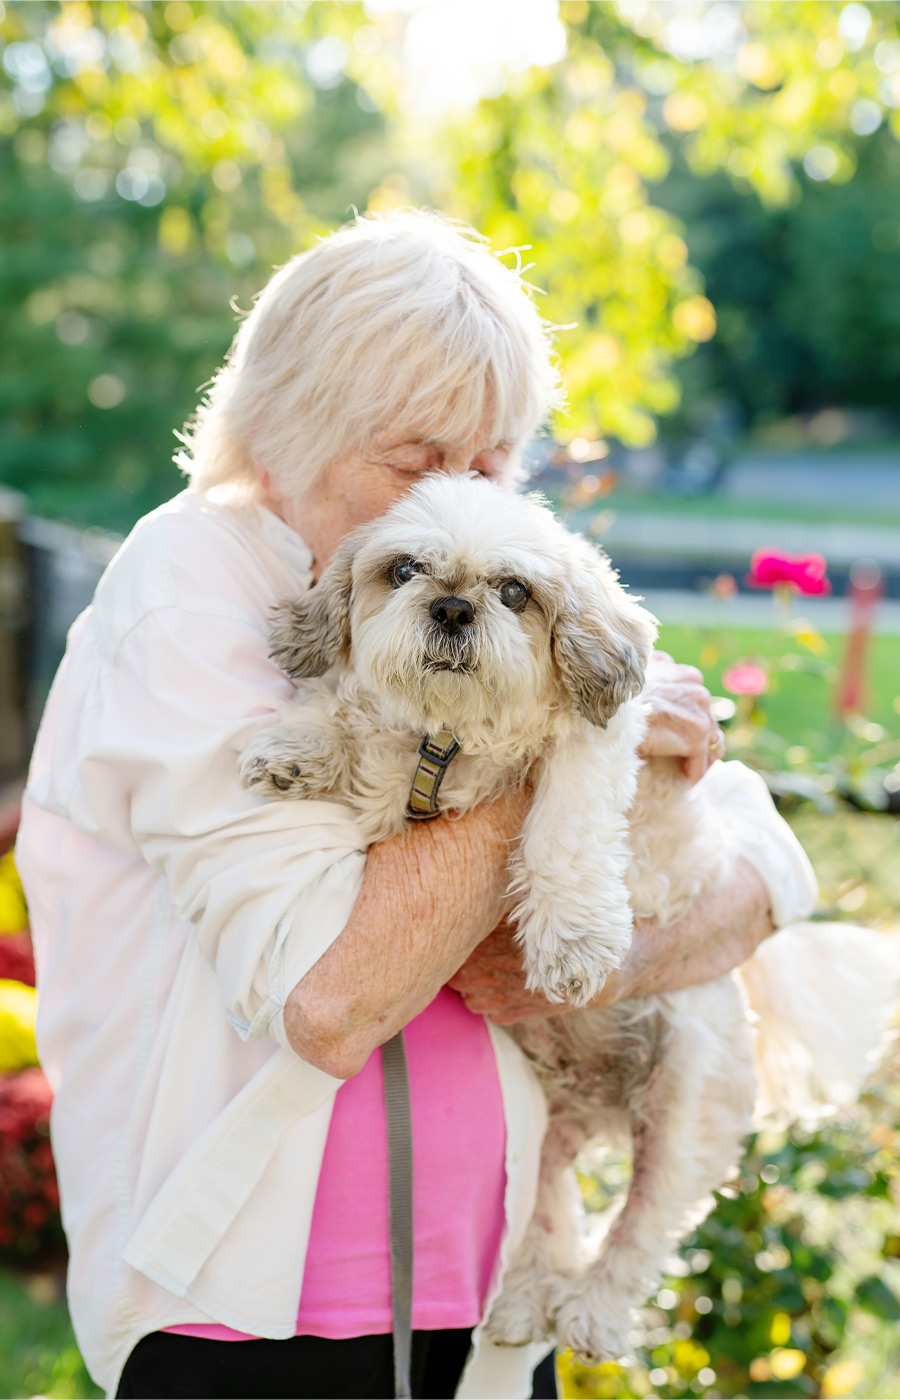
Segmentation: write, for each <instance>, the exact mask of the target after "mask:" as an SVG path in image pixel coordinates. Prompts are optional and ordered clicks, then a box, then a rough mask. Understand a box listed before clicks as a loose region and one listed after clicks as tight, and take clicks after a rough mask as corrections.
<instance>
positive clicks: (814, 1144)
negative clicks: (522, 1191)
mask: <svg viewBox="0 0 900 1400" xmlns="http://www.w3.org/2000/svg"><path fill="white" fill-rule="evenodd" d="M898 1069H900V1064H898V1063H894V1064H893V1065H892V1066H888V1067H887V1069H886V1071H885V1072H884V1073H883V1075H882V1077H881V1078H880V1079H879V1080H878V1082H876V1084H875V1085H874V1086H873V1087H872V1089H871V1090H870V1092H869V1093H868V1094H867V1095H866V1096H865V1097H864V1099H863V1101H862V1103H861V1104H860V1106H859V1107H858V1108H857V1109H856V1110H855V1111H854V1113H853V1114H852V1115H850V1116H847V1117H844V1118H841V1119H839V1120H835V1121H834V1122H830V1123H828V1124H826V1125H825V1126H822V1127H819V1128H818V1129H816V1130H804V1129H802V1128H794V1129H792V1130H791V1132H789V1133H784V1132H775V1131H771V1130H769V1131H765V1132H763V1133H760V1134H759V1135H758V1136H757V1137H756V1138H755V1139H754V1140H753V1142H752V1143H751V1145H750V1149H749V1152H748V1155H747V1157H746V1158H745V1160H744V1163H743V1166H742V1170H741V1177H740V1180H739V1181H738V1182H736V1183H735V1184H734V1185H733V1186H730V1187H727V1188H725V1190H723V1191H722V1192H721V1193H719V1196H718V1201H717V1205H716V1209H715V1211H714V1212H713V1214H712V1215H711V1216H710V1217H709V1219H708V1220H707V1221H706V1222H705V1223H704V1224H703V1225H702V1226H701V1227H700V1228H699V1229H698V1230H697V1231H696V1232H695V1233H694V1235H693V1236H692V1237H691V1238H690V1239H689V1240H688V1241H687V1242H686V1243H685V1245H684V1247H683V1248H682V1250H681V1251H680V1253H679V1255H678V1257H677V1258H675V1259H673V1260H671V1261H670V1266H669V1267H670V1273H669V1276H668V1277H667V1278H666V1279H665V1282H664V1286H663V1288H662V1289H661V1290H660V1292H659V1293H658V1294H657V1296H656V1298H655V1299H654V1301H653V1305H652V1306H651V1307H650V1308H648V1309H647V1311H646V1313H645V1315H644V1319H643V1325H642V1328H641V1333H640V1336H639V1339H638V1342H637V1345H638V1351H637V1354H636V1361H635V1363H634V1364H632V1365H630V1366H627V1367H622V1366H618V1365H605V1366H600V1367H593V1368H587V1367H583V1366H581V1365H580V1364H579V1363H578V1362H577V1361H576V1360H575V1359H574V1358H572V1357H570V1356H567V1357H564V1358H562V1362H561V1367H560V1369H561V1374H562V1379H563V1384H564V1388H565V1394H566V1395H568V1396H585V1397H636V1396H646V1395H649V1394H653V1395H655V1396H659V1397H675V1396H684V1397H690V1396H697V1395H726V1396H771V1397H779V1400H784V1398H785V1397H791V1396H826V1397H838V1396H850V1395H853V1396H860V1397H864V1396H877V1397H881V1400H885V1398H886V1397H895V1396H898V1395H900V1328H898V1326H897V1324H898V1322H900V1236H898V1233H897V1221H898V1209H900V1155H898V1148H900V1093H898V1089H897V1079H898V1075H897V1071H898ZM624 1174H625V1173H624V1171H623V1168H622V1166H621V1165H620V1164H613V1165H611V1167H610V1168H608V1170H607V1173H606V1174H604V1173H602V1172H601V1174H600V1175H599V1177H595V1176H590V1175H586V1176H584V1177H582V1179H581V1181H582V1190H583V1193H584V1195H585V1197H586V1204H587V1206H588V1208H589V1209H598V1208H602V1207H603V1206H604V1205H605V1203H606V1201H607V1199H608V1195H607V1191H608V1189H609V1188H610V1187H612V1188H613V1189H616V1188H618V1186H619V1184H620V1181H621V1180H622V1178H623V1176H624Z"/></svg>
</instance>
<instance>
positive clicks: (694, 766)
mask: <svg viewBox="0 0 900 1400" xmlns="http://www.w3.org/2000/svg"><path fill="white" fill-rule="evenodd" d="M643 699H644V703H645V706H646V711H647V732H646V735H645V736H644V741H643V743H642V745H641V753H642V755H643V756H644V757H645V758H682V759H683V760H684V771H685V776H686V777H687V779H688V782H690V783H696V782H697V781H699V779H700V778H702V777H703V774H704V773H705V772H706V770H707V768H708V767H709V766H710V764H711V763H713V762H714V761H715V759H717V758H721V757H722V754H723V753H724V749H725V745H724V740H723V739H722V732H721V730H720V729H719V726H718V724H717V723H716V721H715V719H714V718H713V714H712V708H711V703H712V702H711V697H710V694H709V691H708V690H707V689H706V686H705V685H704V684H703V676H702V674H701V673H700V671H698V670H697V668H696V667H695V666H683V665H679V663H678V662H675V661H673V660H672V658H671V657H670V656H668V655H667V654H666V653H665V652H654V654H653V657H652V658H651V664H650V666H649V667H648V669H647V679H646V683H645V685H644V690H643Z"/></svg>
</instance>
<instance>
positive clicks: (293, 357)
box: [175, 209, 560, 496]
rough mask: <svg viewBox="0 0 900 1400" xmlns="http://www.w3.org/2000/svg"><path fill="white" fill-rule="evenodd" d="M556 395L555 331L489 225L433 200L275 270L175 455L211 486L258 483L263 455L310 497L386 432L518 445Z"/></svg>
mask: <svg viewBox="0 0 900 1400" xmlns="http://www.w3.org/2000/svg"><path fill="white" fill-rule="evenodd" d="M559 402H560V390H559V379H558V375H557V372H556V369H555V365H554V361H553V358H552V353H551V345H550V338H549V328H548V327H547V326H546V325H545V323H544V322H543V320H542V319H541V316H540V315H539V313H538V311H537V308H536V307H535V305H534V303H533V301H532V300H531V297H530V295H529V292H528V290H527V288H526V286H525V284H524V283H523V282H522V279H521V276H520V275H519V273H518V271H517V270H514V269H512V268H510V267H507V266H505V264H504V263H502V262H501V261H500V260H499V258H498V257H496V256H495V255H494V254H493V253H492V252H491V250H490V248H489V246H488V244H487V243H486V241H485V240H484V239H483V238H481V237H480V235H478V234H477V233H475V231H474V230H473V229H470V228H467V227H466V226H464V225H461V224H458V223H454V222H451V221H450V220H448V219H446V218H444V217H443V216H441V215H439V214H435V213H431V212H428V211H424V210H417V209H408V210H398V211H395V212H393V213H390V214H388V215H386V216H383V217H380V216H373V215H365V216H358V217H357V218H355V219H354V221H353V222H352V223H350V224H348V225H346V226H345V227H344V228H341V229H338V230H337V232H335V233H332V234H330V235H328V236H327V237H326V238H323V239H322V240H321V241H320V242H319V243H318V244H316V246H315V247H314V248H312V249H311V250H310V251H309V252H306V253H302V254H300V255H299V256H298V257H295V258H292V259H291V261H290V262H289V263H287V264H286V265H285V266H284V267H282V268H280V269H279V271H278V272H276V273H275V275H274V276H273V277H272V279H271V281H270V282H269V283H268V285H267V286H266V287H265V288H264V290H263V291H262V292H261V293H260V295H259V297H258V299H257V301H256V303H255V305H254V307H253V310H252V311H251V312H250V313H249V314H248V315H247V317H246V319H245V320H244V322H243V324H242V325H241V327H240V329H239V331H238V333H237V335H236V336H235V338H234V341H233V343H232V346H231V349H230V351H229V353H228V357H227V359H226V362H225V364H224V366H223V367H222V369H221V370H220V371H219V372H218V374H217V375H216V376H215V378H214V380H213V381H212V384H211V386H210V389H209V393H208V395H207V396H206V398H204V400H203V401H202V402H201V404H200V406H199V408H198V410H197V413H196V415H195V417H194V419H193V420H192V421H191V422H190V423H189V424H188V426H187V427H186V428H185V432H184V435H183V436H182V439H181V440H182V442H183V444H184V448H183V450H182V451H180V452H179V453H178V454H177V456H176V459H175V460H176V462H177V463H178V465H179V466H180V467H182V469H183V470H184V471H186V472H187V473H188V474H189V476H190V478H191V482H192V484H193V486H195V487H196V488H197V489H198V490H201V491H209V490H210V489H212V488H213V487H220V486H227V487H229V488H231V489H232V490H247V489H252V488H253V486H254V482H255V474H254V462H255V463H256V464H257V465H258V466H259V467H261V468H263V469H265V470H266V471H267V472H268V473H269V474H270V476H271V478H272V481H273V482H274V484H275V485H276V486H277V487H278V489H279V490H280V491H281V492H282V493H283V494H285V495H291V496H297V495H300V494H302V493H303V492H304V491H305V490H306V489H307V488H308V486H310V485H311V484H312V482H313V481H314V480H315V478H316V477H317V476H318V475H319V473H320V472H321V471H322V470H323V469H324V468H325V467H327V465H328V464H329V462H331V461H333V460H334V459H335V458H337V457H339V456H341V455H342V454H344V453H346V452H354V451H356V452H364V451H365V450H366V449H367V448H368V447H369V446H370V444H371V443H372V441H373V439H374V438H376V437H377V436H379V435H380V434H382V433H384V432H385V431H388V430H389V431H390V433H391V435H392V436H394V438H395V440H396V441H423V442H435V443H439V444H447V445H451V444H456V443H468V442H471V441H473V440H474V439H475V437H476V436H478V435H482V436H483V443H480V444H479V446H482V445H483V446H486V447H494V446H499V445H500V444H501V443H502V444H510V446H511V447H514V448H517V447H521V446H522V444H524V443H525V442H526V441H527V440H528V438H529V437H531V436H532V435H533V434H534V433H535V432H536V431H537V429H538V428H539V427H540V426H541V425H542V424H543V422H544V421H545V420H546V418H547V416H548V414H549V412H550V410H551V409H552V408H554V407H555V406H557V405H558V404H559ZM510 457H511V463H510V471H512V470H514V467H515V460H516V459H517V457H518V453H516V452H512V453H511V454H510Z"/></svg>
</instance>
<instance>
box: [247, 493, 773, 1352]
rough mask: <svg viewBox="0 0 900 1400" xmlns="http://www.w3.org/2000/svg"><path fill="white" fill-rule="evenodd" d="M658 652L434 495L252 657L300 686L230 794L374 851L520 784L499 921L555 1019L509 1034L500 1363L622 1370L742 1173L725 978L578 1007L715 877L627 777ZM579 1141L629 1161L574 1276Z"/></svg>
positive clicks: (734, 997) (295, 612)
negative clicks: (649, 931)
mask: <svg viewBox="0 0 900 1400" xmlns="http://www.w3.org/2000/svg"><path fill="white" fill-rule="evenodd" d="M655 634H656V628H655V623H654V620H653V618H652V617H651V616H650V615H649V613H647V612H646V611H645V610H644V609H643V608H641V607H640V605H639V604H638V603H637V602H636V601H635V600H634V599H633V598H630V597H629V596H628V594H627V593H626V592H625V590H624V589H623V588H622V587H621V586H620V584H619V583H618V580H617V577H616V575H615V573H614V571H613V570H612V568H611V567H610V565H609V563H608V561H607V560H606V558H605V556H604V555H603V554H602V553H601V552H600V551H599V550H597V549H595V548H593V547H592V546H591V545H590V544H588V543H587V541H585V540H584V539H582V538H580V537H578V536H574V535H572V534H570V533H569V532H568V531H567V530H566V529H565V528H564V527H563V526H562V525H561V524H560V523H559V522H558V521H557V520H556V519H555V518H554V516H553V515H552V514H551V512H550V511H549V510H548V509H547V508H546V507H545V506H544V505H543V504H541V502H540V501H539V500H538V499H536V498H535V497H522V496H516V495H513V494H511V493H509V492H507V491H504V490H502V489H501V488H499V487H497V486H494V485H491V484H490V483H488V482H485V481H483V480H477V479H473V478H471V477H469V478H462V479H460V478H458V477H452V476H450V475H444V474H440V475H436V476H434V477H430V478H428V479H427V480H425V481H424V482H422V483H421V484H420V485H418V486H417V487H415V488H414V489H413V490H411V491H410V492H408V493H407V494H406V495H405V496H403V498H402V499H401V500H400V501H399V503H398V504H396V505H395V506H394V507H393V508H392V509H391V510H390V511H389V512H388V513H387V514H386V515H384V516H382V517H380V518H379V519H376V520H374V521H372V522H371V523H370V524H368V525H366V526H364V527H362V528H361V529H359V530H358V531H356V532H355V533H354V534H353V535H352V536H350V537H349V538H347V539H346V540H345V541H344V542H343V543H342V544H341V546H340V547H339V549H338V552H337V554H336V556H335V558H334V559H333V561H332V562H331V564H330V565H329V566H328V568H327V569H326V570H325V572H324V574H323V575H322V578H321V579H320V581H319V583H318V584H317V585H316V586H315V588H313V589H312V590H311V591H310V592H309V593H308V594H306V595H304V596H302V597H300V598H297V599H295V600H292V601H290V602H286V603H284V604H282V605H280V606H279V608H278V609H277V618H276V622H275V627H274V630H273V633H272V656H273V658H274V659H275V660H276V661H277V662H278V663H279V665H280V666H281V667H282V668H283V669H284V670H285V671H286V672H287V673H288V674H289V675H291V676H293V677H295V678H297V680H298V681H299V682H300V684H299V686H298V692H297V695H296V698H295V699H293V700H292V701H291V702H290V703H289V704H288V705H287V706H286V707H285V709H284V711H283V713H282V714H281V716H280V718H279V720H278V722H277V723H276V724H275V725H273V726H272V727H270V728H268V729H265V730H263V731H261V732H260V733H259V734H258V735H257V736H256V737H255V739H254V741H253V742H252V744H251V745H250V747H249V748H248V749H247V750H246V752H245V753H244V754H243V755H242V758H241V774H242V779H243V781H244V783H245V784H246V785H247V786H248V787H250V788H252V789H253V790H255V791H256V792H259V793H261V794H264V795H266V796H269V797H277V798H320V797H323V796H327V795H331V796H333V797H335V798H340V799H341V800H342V801H345V802H348V803H350V804H351V805H352V807H353V808H354V809H355V812H356V814H357V816H358V819H359V821H360V823H361V825H362V827H363V829H364V830H365V832H366V833H367V835H368V836H369V838H370V839H371V840H372V841H377V840H381V839H383V838H385V837H387V836H390V835H392V834H394V833H396V832H399V831H400V830H401V829H402V828H403V827H404V825H405V823H406V822H407V821H410V820H416V819H422V818H427V817H429V816H431V815H436V814H437V813H439V812H446V811H452V812H461V811H464V810H466V809H468V808H471V807H473V806H475V805H476V804H478V803H481V802H484V801H487V800H489V799H490V798H492V797H495V796H497V795H498V794H499V793H500V792H502V791H503V790H504V789H507V788H509V787H510V786H514V785H517V784H520V783H522V782H523V781H524V780H525V778H526V776H527V775H528V774H529V773H531V775H532V778H531V780H532V782H533V788H534V792H533V800H532V803H531V807H530V811H529V814H528V817H527V818H526V821H525V825H524V829H523V832H522V837H521V840H520V842H519V844H518V847H517V849H516V850H515V851H514V853H513V855H512V858H511V862H510V880H511V889H512V891H513V892H514V893H515V895H516V897H517V901H518V903H517V907H516V909H515V911H514V917H515V919H516V920H517V924H518V937H519V939H520V941H521V946H522V950H523V954H524V961H525V968H526V973H527V982H528V986H529V988H531V989H532V990H540V991H541V992H543V993H544V994H545V995H546V996H547V997H549V998H550V999H551V1000H552V1001H562V1000H566V1001H567V1002H569V1003H570V1005H571V1006H572V1007H573V1008H575V1009H574V1010H572V1011H571V1012H569V1014H566V1015H562V1016H555V1017H549V1018H547V1019H543V1020H529V1021H525V1022H521V1023H519V1024H518V1025H517V1026H514V1027H513V1028H512V1033H513V1035H514V1036H515V1037H516V1039H517V1041H518V1043H519V1044H520V1045H521V1047H522V1049H523V1050H524V1051H525V1053H526V1054H527V1055H528V1056H529V1057H530V1059H531V1060H532V1062H533V1064H534V1066H535V1068H536V1069H537V1072H538V1074H539V1075H540V1077H541V1080H542V1083H543V1086H544V1089H545V1091H546V1094H547V1098H548V1103H549V1114H550V1117H549V1128H548V1132H547V1136H546V1139H545V1143H544V1149H543V1158H542V1169H541V1177H540V1185H539V1194H538V1201H537V1205H536V1209H535V1213H534V1217H533V1219H532V1222H531V1225H530V1227H529V1230H528V1233H527V1235H526V1237H525V1239H524V1241H523V1243H522V1245H521V1246H520V1248H519V1251H518V1253H517V1255H516V1257H515V1258H514V1260H513V1263H512V1265H511V1267H510V1269H509V1270H508V1273H507V1276H506V1280H505V1284H504V1288H503V1292H502V1294H501V1296H500V1298H499V1299H498V1300H497V1302H496V1303H495V1305H494V1308H493V1310H492V1312H491V1315H490V1318H489V1320H488V1323H487V1331H488V1336H490V1337H491V1338H492V1339H493V1340H494V1341H495V1342H498V1343H505V1344H509V1345H518V1344H523V1343H525V1342H529V1341H532V1340H538V1339H541V1338H544V1337H547V1336H550V1335H553V1334H555V1337H556V1340H557V1343H558V1344H559V1345H560V1346H562V1347H571V1348H572V1349H573V1350H575V1351H576V1352H578V1353H580V1354H581V1355H585V1356H589V1357H594V1358H600V1359H610V1358H615V1357H618V1356H620V1355H622V1354H623V1353H625V1352H627V1351H628V1349H629V1345H628V1334H629V1332H630V1331H631V1329H632V1327H633V1325H634V1312H635V1309H637V1308H639V1307H640V1306H641V1305H642V1304H643V1303H644V1302H645V1300H646V1299H647V1297H648V1296H649V1294H650V1293H651V1292H653V1290H654V1289H655V1288H656V1287H657V1285H658V1283H659V1279H660V1275H661V1271H662V1267H663V1262H664V1260H665V1258H666V1257H667V1255H668V1254H669V1253H670V1252H671V1250H672V1248H673V1246H674V1245H676V1244H677V1242H678V1240H679V1239H680V1238H681V1237H682V1236H683V1235H684V1234H685V1233H686V1232H687V1231H688V1230H689V1229H690V1228H691V1227H692V1226H693V1225H695V1224H696V1223H697V1222H699V1221H700V1220H701V1219H702V1218H703V1216H704V1215H705V1214H706V1213H707V1211H708V1210H709V1208H710V1206H711V1205H712V1195H711V1193H712V1191H713V1190H714V1189H716V1188H717V1187H719V1186H721V1184H722V1183H723V1182H724V1181H725V1180H726V1178H727V1177H728V1176H729V1174H730V1172H731V1171H732V1169H733V1168H734V1167H735V1165H736V1164H737V1162H738V1161H739V1159H740V1156H741V1150H742V1142H743V1139H744V1137H745V1135H746V1134H747V1133H748V1131H749V1130H750V1128H751V1124H752V1115H753V1107H754V1097H755V1077H754V1070H753V1048H752V1044H751V1032H750V1027H749V1024H748V1017H747V1009H746V1005H745V1002H744V1000H743V998H742V994H741V990H740V988H739V986H738V983H737V981H736V980H735V979H734V978H733V977H731V976H728V977H723V978H720V979H718V980H717V981H714V982H710V983H707V984H705V985H702V986H697V987H693V988H689V989H687V990H685V991H680V992H674V993H667V994H665V995H659V996H652V997H645V998H640V999H634V1000H630V1001H624V1002H619V1003H617V1004H615V1005H613V1006H610V1007H604V1008H596V1007H592V1006H591V1005H590V1003H591V1001H592V1000H593V999H594V998H595V996H596V995H597V993H598V992H599V991H600V989H601V988H602V986H603V984H604V982H605V980H606V978H607V976H608V975H609V973H610V972H611V971H612V970H613V969H614V968H616V967H618V966H619V965H620V964H621V962H622V960H623V959H624V957H625V955H626V953H627V951H628V948H629V942H630V935H631V928H632V919H633V917H641V918H649V917H653V918H655V919H657V920H658V921H660V922H661V923H663V924H667V923H671V922H674V921H676V920H678V919H679V918H680V917H681V916H682V914H683V913H684V911H685V910H686V909H687V907H688V905H689V904H690V903H691V902H692V901H693V900H694V899H695V898H696V897H697V896H698V895H699V894H700V893H701V892H702V891H703V890H705V889H707V888H710V887H711V886H713V885H715V884H716V883H717V882H719V881H721V880H723V879H724V878H726V877H727V875H728V873H729V856H728V855H727V853H726V850H725V847H724V846H723V844H722V841H721V837H720V834H719V832H718V831H717V829H716V824H715V818H714V813H713V811H712V809H711V807H710V806H709V805H708V804H706V803H705V802H704V800H703V797H702V794H701V793H700V791H699V790H696V789H695V790H691V791H689V790H688V788H687V784H686V782H685V780H684V778H683V776H682V773H681V766H680V763H679V762H678V761H676V760H652V761H650V762H647V763H644V764H642V763H641V761H640V759H639V758H638V754H637V749H638V745H639V742H640V740H641V737H642V734H643V731H644V723H645V721H644V715H643V709H642V703H641V701H640V699H639V698H638V697H639V693H640V690H641V687H642V685H643V680H644V671H645V667H646V665H647V661H648V657H649V655H650V651H651V648H652V645H653V641H654V638H655ZM338 663H340V664H338ZM326 673H328V674H327V675H326ZM538 759H539V760H540V762H539V763H536V760H538ZM701 787H702V785H701ZM597 1140H603V1141H605V1142H607V1143H610V1142H626V1143H627V1142H628V1140H630V1142H631V1144H632V1148H633V1162H634V1165H633V1175H632V1179H631V1184H630V1187H629V1189H628V1192H627V1195H626V1198H625V1200H624V1203H623V1204H622V1205H621V1207H620V1208H619V1210H618V1213H617V1214H616V1215H615V1218H614V1220H613V1223H612V1224H611V1226H610V1228H609V1229H608V1231H607V1233H606V1237H605V1240H604V1243H603V1246H602V1249H601V1252H600V1254H599V1257H597V1258H595V1259H594V1260H593V1261H592V1262H589V1263H588V1264H586V1265H585V1264H584V1263H583V1262H580V1244H579V1241H578V1238H577V1224H576V1219H575V1215H574V1213H573V1211H572V1201H571V1179H570V1176H569V1174H568V1172H567V1170H566V1169H567V1168H568V1167H569V1165H570V1164H571V1162H572V1160H573V1158H574V1157H575V1156H576V1154H577V1153H578V1152H579V1151H581V1150H582V1148H584V1147H585V1146H587V1145H588V1144H590V1143H592V1142H595V1141H597Z"/></svg>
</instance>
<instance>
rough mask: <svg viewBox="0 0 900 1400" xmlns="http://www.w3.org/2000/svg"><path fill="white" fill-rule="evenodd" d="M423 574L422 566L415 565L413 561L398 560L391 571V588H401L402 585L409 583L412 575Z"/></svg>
mask: <svg viewBox="0 0 900 1400" xmlns="http://www.w3.org/2000/svg"><path fill="white" fill-rule="evenodd" d="M423 572H424V571H423V569H422V565H421V564H417V563H416V561H415V559H398V560H397V562H396V564H395V565H394V567H393V568H392V569H391V587H392V588H401V587H402V585H403V584H404V583H409V581H410V579H411V578H412V576H413V574H421V573H423Z"/></svg>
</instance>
